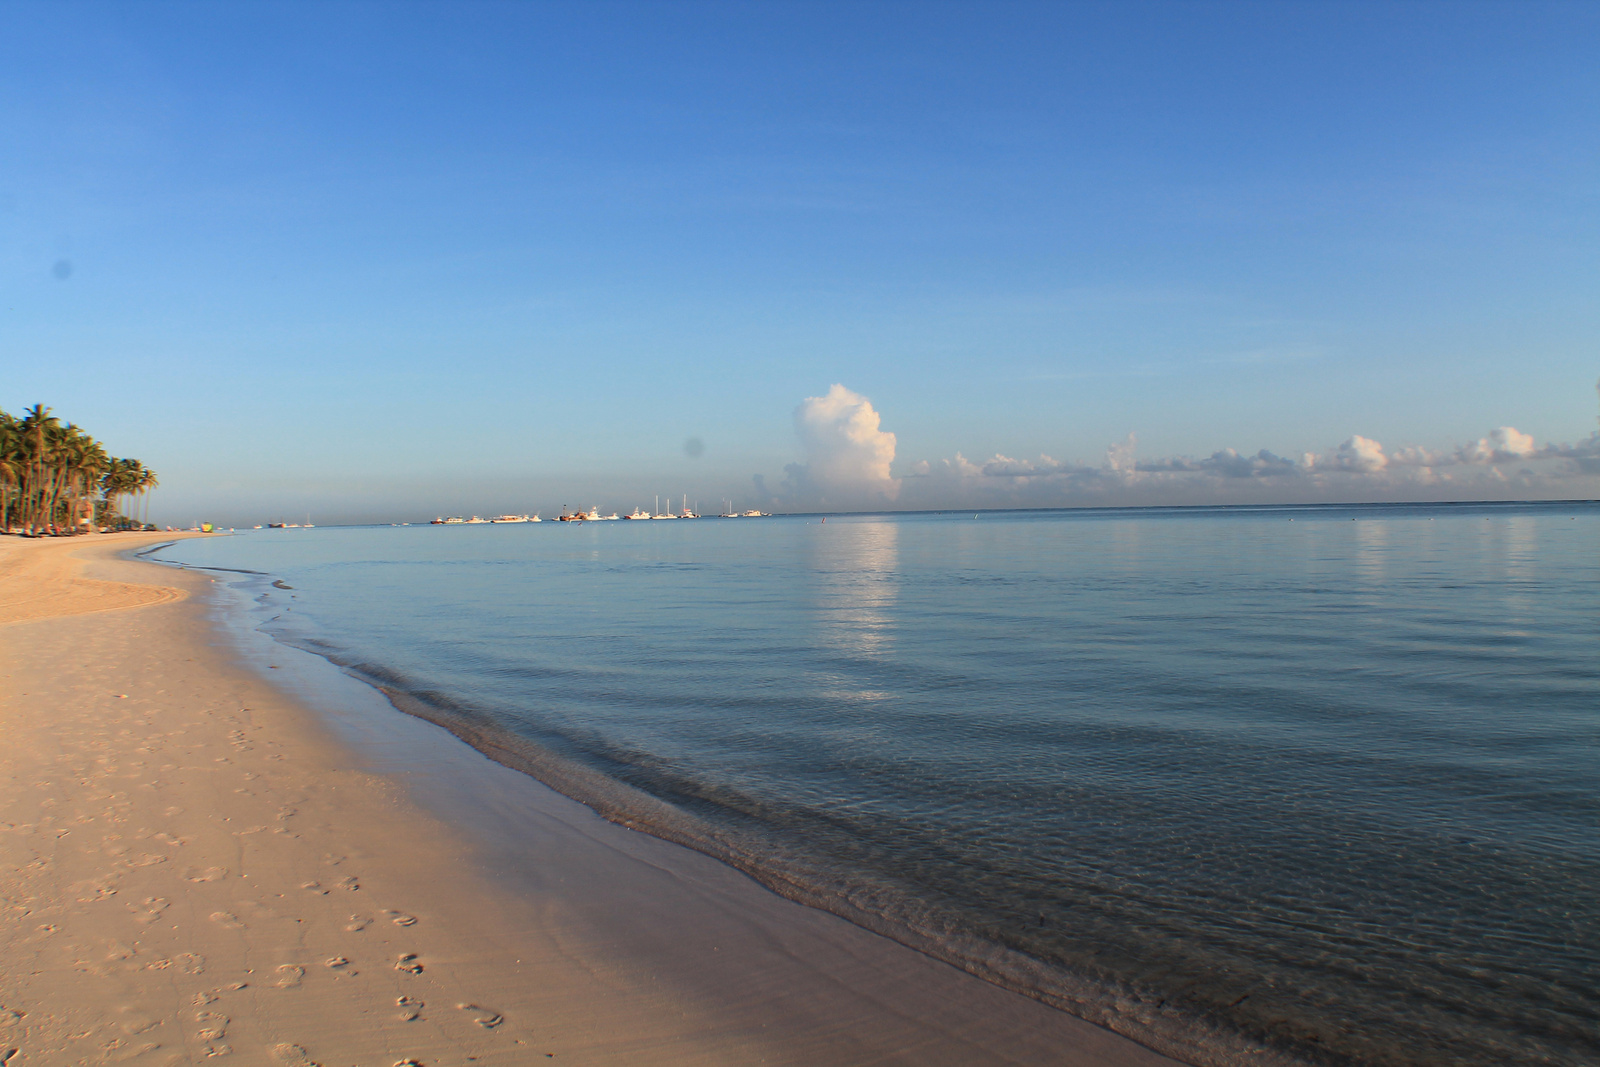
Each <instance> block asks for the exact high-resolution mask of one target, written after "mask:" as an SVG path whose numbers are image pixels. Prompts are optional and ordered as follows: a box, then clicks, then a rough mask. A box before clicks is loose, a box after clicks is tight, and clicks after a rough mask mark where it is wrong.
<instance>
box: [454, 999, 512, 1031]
mask: <svg viewBox="0 0 1600 1067" xmlns="http://www.w3.org/2000/svg"><path fill="white" fill-rule="evenodd" d="M456 1007H458V1008H460V1009H461V1010H462V1011H467V1012H471V1013H472V1014H474V1015H476V1016H477V1018H475V1019H473V1020H472V1021H473V1022H475V1023H477V1024H478V1025H479V1026H481V1027H483V1028H484V1029H485V1030H493V1029H494V1028H495V1027H497V1026H499V1025H500V1024H501V1023H503V1022H505V1021H506V1017H505V1016H504V1015H501V1014H500V1013H499V1012H497V1011H495V1010H494V1009H492V1008H485V1007H481V1006H480V1005H477V1004H457V1005H456Z"/></svg>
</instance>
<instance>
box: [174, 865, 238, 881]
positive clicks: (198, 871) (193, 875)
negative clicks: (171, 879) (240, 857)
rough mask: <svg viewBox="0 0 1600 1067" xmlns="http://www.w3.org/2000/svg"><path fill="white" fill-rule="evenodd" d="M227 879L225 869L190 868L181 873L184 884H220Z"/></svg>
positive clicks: (226, 870) (226, 869)
mask: <svg viewBox="0 0 1600 1067" xmlns="http://www.w3.org/2000/svg"><path fill="white" fill-rule="evenodd" d="M226 877H228V868H226V867H190V868H188V869H187V870H185V871H184V872H183V879H184V881H186V882H220V881H222V880H223V879H224V878H226Z"/></svg>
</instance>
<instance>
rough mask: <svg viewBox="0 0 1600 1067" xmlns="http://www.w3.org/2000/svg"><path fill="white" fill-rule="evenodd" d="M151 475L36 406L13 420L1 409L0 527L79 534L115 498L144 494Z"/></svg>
mask: <svg viewBox="0 0 1600 1067" xmlns="http://www.w3.org/2000/svg"><path fill="white" fill-rule="evenodd" d="M155 484H156V477H155V474H154V473H153V472H152V471H150V470H148V469H146V468H145V467H144V465H143V464H141V463H140V462H139V461H138V460H133V459H121V460H119V459H114V458H112V457H111V456H109V455H107V453H106V450H105V446H104V445H102V444H101V443H100V442H99V441H96V440H95V439H94V438H93V437H91V436H89V435H88V434H87V433H85V432H84V431H83V430H81V429H79V428H78V427H77V426H74V425H72V424H71V423H68V424H66V425H62V423H61V420H60V419H59V418H57V417H56V416H54V415H52V414H51V413H50V409H49V408H47V407H45V406H44V405H43V404H35V405H34V406H33V407H32V408H30V409H28V411H26V412H25V413H24V414H23V417H22V418H20V419H18V418H15V417H14V416H11V415H8V414H6V413H5V412H3V411H0V529H3V530H6V531H8V532H9V531H10V530H11V529H12V527H13V526H14V525H20V526H21V527H22V531H23V532H24V533H26V534H30V535H34V536H37V535H40V534H44V533H52V532H71V533H78V532H80V531H81V529H82V527H83V526H84V525H86V524H87V523H88V522H90V521H92V520H93V519H94V518H96V517H99V516H100V515H102V514H104V513H105V511H114V509H115V505H116V503H117V502H118V500H119V499H120V497H122V496H125V495H127V494H129V493H143V492H146V491H148V490H149V489H151V488H153V487H154V486H155Z"/></svg>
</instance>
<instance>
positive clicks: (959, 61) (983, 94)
mask: <svg viewBox="0 0 1600 1067" xmlns="http://www.w3.org/2000/svg"><path fill="white" fill-rule="evenodd" d="M0 23H3V25H4V30H3V32H0V407H3V408H5V409H6V410H10V411H18V410H20V409H21V408H22V407H24V406H25V405H28V404H31V403H34V402H35V401H43V402H45V403H47V404H51V405H53V406H54V407H55V408H56V410H57V412H58V413H59V414H61V415H63V416H65V417H67V418H70V419H72V420H75V421H77V422H78V423H80V424H81V425H83V426H85V427H86V428H88V429H89V430H90V431H91V432H93V433H95V434H96V435H97V436H99V437H101V438H102V439H103V440H105V441H106V442H107V443H108V444H109V445H110V446H111V448H112V450H113V451H115V452H118V453H120V454H128V455H134V456H137V457H139V458H141V459H143V460H144V461H145V462H147V463H148V464H150V465H151V466H153V467H155V468H156V469H157V470H158V471H159V472H160V474H161V477H162V481H163V489H162V490H161V491H160V495H159V496H158V498H157V502H158V507H157V512H158V516H157V517H159V518H162V519H163V520H164V521H172V522H178V521H181V522H184V523H187V522H188V521H190V520H191V519H192V518H196V517H205V516H208V515H209V516H211V517H214V518H217V519H219V520H221V521H226V522H246V521H265V520H266V519H267V518H276V517H278V516H279V515H280V514H281V515H285V516H287V515H293V514H300V513H303V512H305V511H310V512H312V513H313V514H314V515H315V516H317V517H320V518H322V519H323V520H324V521H335V520H337V519H356V518H364V517H371V518H384V519H388V518H413V517H419V516H420V517H428V516H431V515H433V514H436V513H438V512H441V511H473V510H476V511H480V512H485V513H487V512H489V511H497V510H502V509H512V508H514V509H515V510H518V511H521V510H524V509H532V508H540V509H542V510H543V511H544V512H545V514H547V515H548V514H549V513H550V512H551V511H552V510H553V509H554V508H557V507H559V506H560V504H562V503H570V504H580V503H581V504H588V503H592V502H596V501H598V502H601V503H603V504H606V505H608V506H619V507H622V508H624V509H626V508H627V507H630V506H632V505H633V504H635V503H639V502H643V503H645V504H646V505H648V504H649V502H650V496H651V494H652V493H654V492H656V491H660V492H672V493H681V492H688V493H689V494H690V495H691V497H694V498H697V499H699V500H700V501H701V502H702V504H703V505H708V504H709V505H712V506H714V504H715V501H716V500H717V499H718V498H721V497H726V496H733V497H735V498H742V499H745V500H750V499H751V497H752V495H753V493H754V490H753V489H752V481H751V479H752V476H753V475H755V474H761V475H763V477H764V479H765V482H766V484H767V486H768V487H769V489H771V490H772V491H774V492H776V493H777V494H778V497H779V498H780V500H783V499H787V501H788V502H789V503H790V504H792V505H794V506H799V505H800V504H802V503H804V502H805V500H804V499H803V498H804V497H805V493H804V491H803V490H804V483H805V481H806V479H805V477H804V473H805V470H804V469H802V470H800V471H799V474H798V475H797V474H796V472H794V471H791V472H790V474H789V475H787V476H786V475H785V467H786V465H791V464H800V465H803V467H804V468H805V469H810V470H812V471H813V473H815V472H817V471H820V470H821V469H822V468H821V466H820V465H819V462H820V461H819V459H818V455H817V453H816V452H815V451H812V452H808V451H807V450H806V444H805V442H806V440H809V438H806V437H805V435H804V433H802V434H797V432H796V415H795V412H796V408H797V405H800V404H801V403H802V401H803V400H804V399H805V398H807V397H819V396H823V395H824V394H826V393H827V392H828V390H829V387H830V386H831V385H833V384H834V383H841V384H843V385H844V386H845V387H847V389H848V390H850V391H853V393H855V394H858V395H859V396H861V397H864V398H866V400H867V401H869V402H870V404H871V406H872V408H873V409H875V411H876V413H877V414H878V415H879V416H880V417H881V420H882V421H881V430H882V431H888V432H892V433H893V434H894V435H895V438H896V440H895V442H894V445H893V457H894V458H893V464H892V469H891V474H890V476H891V477H892V478H894V479H897V481H896V483H895V484H896V485H897V486H898V485H900V484H901V482H900V481H898V479H900V478H901V477H902V476H903V475H912V477H910V478H907V479H906V480H905V481H904V486H905V488H904V490H903V491H900V490H895V491H894V492H891V493H890V494H889V499H891V502H892V503H894V504H895V506H937V505H940V504H943V503H951V504H955V505H957V506H966V505H967V504H968V503H970V502H971V501H973V500H977V501H979V502H983V501H991V502H994V503H1004V502H1006V500H1007V499H1009V498H1008V497H1007V494H1008V493H1010V494H1012V496H1014V497H1015V499H1016V500H1017V501H1018V502H1023V503H1053V502H1060V503H1074V502H1141V501H1155V500H1157V499H1166V498H1167V497H1168V496H1170V498H1171V499H1175V500H1176V499H1185V500H1188V499H1196V500H1198V499H1234V498H1238V499H1245V498H1250V499H1255V498H1264V497H1263V494H1265V495H1266V496H1270V495H1272V494H1274V493H1277V494H1279V495H1283V494H1287V495H1288V497H1295V498H1301V497H1314V496H1317V495H1318V494H1321V495H1322V496H1325V497H1330V498H1331V497H1340V496H1344V497H1349V496H1351V495H1356V496H1359V495H1361V494H1362V493H1367V494H1368V495H1375V496H1382V495H1385V494H1389V495H1395V494H1398V495H1401V496H1417V495H1426V493H1422V492H1420V491H1419V489H1418V485H1420V484H1422V483H1419V482H1418V481H1417V480H1416V479H1414V478H1412V479H1411V480H1410V481H1406V480H1404V479H1402V480H1401V481H1400V482H1399V483H1391V482H1388V481H1382V480H1381V479H1379V480H1374V481H1371V482H1370V483H1363V484H1364V485H1365V488H1363V487H1361V486H1357V485H1355V484H1354V483H1351V484H1344V483H1338V484H1334V483H1327V482H1316V481H1315V479H1312V478H1310V477H1309V476H1304V477H1302V476H1296V477H1295V478H1292V479H1291V478H1280V479H1277V480H1275V481H1274V480H1272V479H1270V478H1269V479H1232V480H1227V481H1222V480H1217V479H1211V480H1210V481H1208V480H1207V477H1209V476H1203V475H1196V476H1195V477H1193V478H1190V479H1189V480H1188V481H1187V482H1183V484H1182V485H1181V486H1180V485H1179V484H1178V482H1179V481H1182V479H1177V480H1175V481H1173V482H1172V483H1171V484H1168V483H1167V482H1160V484H1156V483H1155V482H1151V481H1148V480H1147V481H1146V482H1144V483H1141V484H1140V486H1132V487H1130V486H1128V485H1124V484H1123V483H1122V482H1116V484H1115V485H1113V484H1112V483H1113V482H1115V479H1111V480H1108V479H1100V480H1099V481H1097V482H1096V483H1095V488H1094V492H1093V493H1090V494H1089V495H1088V496H1083V495H1082V494H1081V493H1080V492H1079V491H1080V490H1081V489H1082V488H1083V485H1082V479H1080V480H1079V482H1078V483H1071V484H1069V482H1068V481H1059V480H1058V481H1051V480H1049V479H1043V478H1035V479H1034V480H1032V481H1027V480H1011V479H997V478H994V477H985V476H983V475H972V476H971V477H970V478H968V479H967V480H966V481H964V482H963V481H962V480H961V479H960V478H957V477H954V476H952V477H951V478H948V479H946V480H945V481H944V482H943V483H940V484H941V485H942V486H943V487H942V488H940V489H938V490H937V491H935V490H934V489H932V488H929V487H930V486H932V485H933V481H931V480H926V479H925V480H923V481H921V482H919V481H918V480H917V478H916V477H915V476H914V475H915V473H916V471H915V470H914V469H913V467H914V465H915V464H916V463H917V462H918V461H924V460H926V461H929V462H931V463H932V464H934V466H935V467H936V468H937V467H939V465H940V463H941V461H944V460H950V459H952V458H953V457H954V456H955V455H956V454H957V453H958V452H959V453H961V454H962V455H963V456H964V457H965V458H966V459H967V460H971V461H972V462H973V463H976V464H983V463H985V462H986V461H989V460H990V459H991V457H994V456H996V455H997V454H999V455H1001V456H1003V457H1013V458H1019V459H1020V458H1027V459H1029V460H1031V461H1033V462H1035V463H1036V464H1038V463H1040V462H1042V461H1040V460H1039V459H1038V457H1039V456H1040V454H1041V453H1044V454H1048V456H1049V457H1052V458H1053V460H1055V461H1057V462H1060V463H1068V462H1071V463H1076V464H1081V465H1084V466H1086V467H1096V466H1102V465H1104V463H1105V462H1106V461H1105V454H1106V448H1107V446H1108V445H1110V444H1112V443H1114V442H1119V441H1123V440H1124V439H1125V438H1126V437H1127V435H1128V434H1129V433H1136V434H1137V438H1138V456H1139V458H1140V459H1141V460H1148V461H1151V462H1152V463H1157V462H1165V461H1167V460H1168V459H1169V458H1170V457H1180V456H1189V457H1206V456H1210V455H1212V454H1213V453H1214V452H1216V451H1217V450H1219V449H1227V448H1232V449H1237V450H1238V451H1240V452H1241V453H1246V454H1250V453H1255V452H1256V450H1257V449H1262V448H1265V449H1270V450H1271V451H1272V452H1274V453H1275V454H1277V455H1280V456H1284V457H1301V456H1302V455H1303V454H1304V453H1308V452H1310V453H1319V454H1322V453H1326V454H1328V455H1332V453H1331V452H1330V450H1334V449H1337V447H1338V446H1339V445H1340V444H1341V442H1346V441H1347V440H1349V439H1351V438H1352V435H1362V436H1364V437H1366V438H1369V439H1372V440H1375V441H1377V442H1380V443H1381V445H1382V446H1383V447H1384V448H1385V449H1387V450H1388V451H1389V453H1390V454H1393V453H1394V452H1395V451H1396V450H1397V449H1399V448H1400V447H1401V446H1405V445H1419V446H1423V447H1425V448H1427V449H1431V450H1436V451H1438V452H1439V453H1440V454H1444V453H1446V452H1449V451H1450V450H1453V449H1457V448H1459V447H1461V446H1469V445H1471V443H1472V442H1474V441H1477V440H1478V439H1480V438H1482V437H1483V436H1484V435H1485V434H1486V433H1488V432H1489V431H1490V430H1492V429H1493V428H1495V427H1499V426H1514V427H1516V428H1517V429H1518V430H1519V431H1521V432H1522V433H1524V434H1528V435H1531V436H1532V438H1533V439H1534V440H1535V442H1537V446H1538V447H1539V448H1544V447H1545V446H1546V445H1547V443H1550V442H1556V443H1571V442H1577V441H1579V440H1580V439H1584V438H1586V437H1587V436H1588V435H1589V434H1591V432H1592V431H1594V429H1595V414H1596V403H1595V393H1594V382H1595V378H1596V377H1597V375H1600V270H1597V268H1600V59H1597V57H1600V5H1596V4H1592V3H1588V4H1540V3H1532V2H1523V3H1512V4H1467V3H1463V4H1444V3H1417V2H1412V3H1394V4H1382V3H1361V4H1295V3H1283V2H1274V3H1264V4H1204V3H1166V4H1143V5H1141V4H1135V3H1117V4H1107V5H1098V4H1068V3H1059V4H1049V5H1029V4H1009V5H1008V4H995V3H982V4H976V3H975V4H943V5H941V4H934V3H926V2H923V3H910V4H887V3H883V4H872V3H846V4H824V3H810V4H793V5H783V4H769V3H759V4H758V3H739V4H693V3H675V4H674V3H641V4H602V3H583V4H521V3H519V4H493V3H481V4H466V3H451V4H415V5H407V4H403V3H382V4H370V5H369V4H360V3H315V4H265V5H252V4H245V3H226V4H215V3H200V4H191V5H169V4H157V3H135V4H128V3H113V4H73V3H44V4H18V3H6V4H4V5H3V6H0ZM63 275H65V276H64V277H63ZM802 429H803V428H802ZM690 437H694V438H698V439H700V440H702V441H703V442H704V453H703V455H701V456H699V457H698V458H692V457H691V456H689V455H688V454H687V452H686V450H685V448H684V444H685V441H686V439H688V438H690ZM812 443H813V445H814V446H815V447H819V448H824V449H825V448H826V447H827V445H826V442H824V443H823V444H822V445H816V443H815V441H813V442H812ZM841 447H842V446H841ZM1524 451H1526V449H1524ZM1345 454H1346V455H1355V454H1356V453H1355V452H1351V451H1350V450H1349V449H1347V450H1346V453H1345ZM1512 458H1513V460H1515V461H1516V462H1511V463H1510V466H1506V465H1504V464H1502V465H1501V466H1498V467H1497V466H1494V465H1493V463H1490V464H1489V465H1488V466H1482V465H1480V467H1479V468H1473V471H1474V477H1478V476H1479V475H1481V476H1482V477H1483V478H1487V477H1489V476H1490V475H1493V476H1495V477H1500V476H1501V475H1502V474H1508V473H1512V470H1511V468H1512V467H1517V465H1518V463H1520V461H1521V459H1522V457H1521V456H1515V457H1512ZM1327 462H1331V461H1324V464H1323V467H1321V468H1306V469H1308V470H1310V469H1327ZM1541 462H1542V464H1543V465H1542V466H1540V464H1539V463H1535V464H1534V466H1535V467H1536V468H1538V471H1539V472H1543V471H1545V469H1546V468H1549V470H1550V473H1549V474H1548V475H1546V474H1544V473H1540V474H1539V477H1540V478H1544V479H1545V480H1544V481H1542V482H1540V484H1539V487H1536V488H1535V489H1531V490H1528V492H1527V493H1524V494H1523V495H1540V494H1544V495H1595V490H1596V486H1595V481H1594V479H1593V478H1590V479H1588V480H1587V481H1584V479H1582V478H1577V479H1576V480H1574V477H1572V476H1571V475H1572V470H1576V467H1574V466H1573V464H1574V463H1576V462H1577V461H1561V462H1566V463H1567V467H1568V468H1571V469H1570V470H1569V469H1567V468H1562V470H1556V469H1555V468H1557V467H1560V465H1561V464H1560V463H1559V462H1557V461H1554V460H1545V461H1541ZM946 466H948V464H946ZM1346 466H1347V467H1349V469H1351V470H1354V469H1355V468H1354V467H1350V465H1349V464H1346ZM1413 466H1415V465H1413ZM1458 466H1459V467H1460V470H1461V471H1465V470H1466V467H1465V466H1462V465H1458ZM1397 469H1398V466H1397V465H1395V464H1391V465H1390V466H1389V467H1387V468H1386V470H1388V471H1391V472H1392V471H1394V470H1397ZM1441 469H1442V468H1441ZM1519 469H1520V468H1519ZM1444 473H1445V474H1446V475H1450V472H1449V471H1445V472H1444ZM819 477H820V475H819ZM1160 477H1165V476H1164V475H1163V476H1160ZM1385 477H1387V475H1385ZM1407 477H1408V478H1409V477H1410V476H1409V475H1408V476H1407ZM1563 479H1564V480H1563ZM1158 481H1159V479H1158ZM1447 481H1448V478H1447ZM1291 482H1292V483H1293V485H1292V486H1291ZM1469 482H1470V479H1469ZM1480 482H1482V478H1479V479H1478V481H1477V482H1470V484H1472V485H1478V484H1479V483H1480ZM1313 483H1315V484H1313ZM1558 483H1559V484H1558ZM1074 484H1076V485H1077V486H1078V488H1077V489H1074V488H1073V485H1074ZM1464 484H1467V483H1460V484H1458V485H1455V486H1454V487H1453V488H1452V492H1453V491H1454V489H1458V488H1460V487H1461V485H1464ZM1484 484H1487V483H1484ZM1528 484H1530V485H1531V484H1532V483H1528ZM784 485H787V486H788V489H786V490H785V489H782V488H781V487H782V486H784ZM1051 486H1053V488H1051ZM1119 486H1120V488H1119ZM1141 486H1142V487H1141ZM1285 486H1290V488H1284V487H1285ZM1008 487H1009V488H1008ZM969 490H970V491H969ZM1508 491H1509V490H1508ZM785 493H787V496H786V497H785ZM1075 493H1078V494H1079V495H1076V496H1075V495H1074V494H1075ZM1241 493H1242V494H1244V495H1242V496H1241V495H1240V494H1241ZM897 494H898V495H897ZM1052 494H1054V495H1052ZM1163 494H1167V496H1163ZM1230 494H1231V495H1230ZM1251 494H1255V495H1254V496H1252V495H1251ZM1446 495H1450V494H1446ZM1488 495H1494V494H1493V493H1492V492H1490V493H1488ZM1514 495H1515V494H1514ZM845 496H848V494H845V495H844V496H839V497H837V500H843V499H844V498H845ZM1057 498H1059V499H1057ZM821 499H822V500H823V502H824V503H826V502H828V500H830V499H834V498H828V497H826V494H824V497H823V498H821ZM863 499H864V498H863ZM837 500H836V502H837ZM163 507H165V509H166V511H165V513H161V512H162V508H163Z"/></svg>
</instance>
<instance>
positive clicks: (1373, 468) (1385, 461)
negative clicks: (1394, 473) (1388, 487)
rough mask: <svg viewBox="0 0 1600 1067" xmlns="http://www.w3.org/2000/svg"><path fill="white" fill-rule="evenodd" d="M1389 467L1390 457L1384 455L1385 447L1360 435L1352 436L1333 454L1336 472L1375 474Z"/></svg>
mask: <svg viewBox="0 0 1600 1067" xmlns="http://www.w3.org/2000/svg"><path fill="white" fill-rule="evenodd" d="M1388 465H1389V457H1388V456H1386V455H1384V454H1383V446H1382V445H1380V444H1379V443H1378V442H1376V441H1374V440H1373V439H1372V438H1370V437H1362V436H1361V435H1360V434H1355V435H1354V436H1352V437H1351V438H1350V440H1348V441H1346V442H1345V443H1344V444H1342V445H1340V446H1339V451H1337V452H1335V453H1334V454H1333V466H1334V469H1336V470H1342V471H1360V472H1361V473H1362V474H1374V473H1376V472H1378V471H1381V470H1383V468H1385V467H1387V466H1388Z"/></svg>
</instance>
